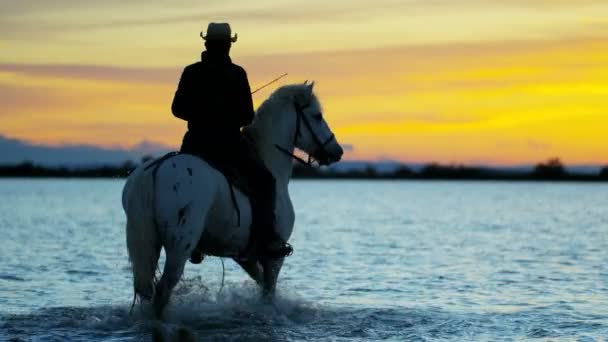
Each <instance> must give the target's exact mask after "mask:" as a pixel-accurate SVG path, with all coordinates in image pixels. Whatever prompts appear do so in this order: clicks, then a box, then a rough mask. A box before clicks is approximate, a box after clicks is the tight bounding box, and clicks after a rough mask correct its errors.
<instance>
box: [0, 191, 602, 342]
mask: <svg viewBox="0 0 608 342" xmlns="http://www.w3.org/2000/svg"><path fill="white" fill-rule="evenodd" d="M122 185H123V181H122V180H0V237H1V239H0V244H1V247H0V340H6V339H10V338H12V339H14V340H16V341H19V340H40V341H47V340H48V341H55V340H56V341H64V340H82V341H91V340H111V341H130V340H147V339H149V338H150V336H152V335H153V334H156V335H163V336H165V337H167V336H173V337H176V339H177V337H178V336H182V337H184V336H185V337H186V340H187V338H190V339H194V338H199V339H201V340H205V341H209V340H211V341H213V340H234V341H243V340H244V341H248V340H249V341H260V340H275V341H284V340H310V341H327V340H331V341H369V340H394V341H403V340H419V341H434V340H453V341H462V340H474V341H479V340H491V341H497V340H550V341H572V340H578V341H594V340H608V303H607V299H608V262H607V261H608V209H607V207H606V204H607V203H608V186H607V185H604V184H602V185H599V184H578V183H568V184H559V183H500V182H496V183H494V182H458V183H449V182H350V181H296V182H294V183H292V185H291V192H292V196H293V199H294V203H295V206H296V213H297V220H296V228H295V232H294V236H293V238H292V241H291V242H292V243H293V245H294V246H295V249H296V252H295V253H294V255H293V256H292V257H290V258H289V259H288V261H287V262H286V265H285V267H284V269H283V272H282V275H281V279H280V281H279V285H278V286H279V293H278V298H277V300H276V302H275V303H274V304H267V303H263V302H261V301H260V300H259V299H258V295H259V294H258V292H257V289H256V287H255V285H254V284H253V283H252V281H250V280H249V279H248V278H247V276H246V275H245V274H244V272H242V271H241V270H240V269H239V268H238V266H236V265H235V264H234V263H233V262H232V261H229V260H228V261H226V285H225V287H224V288H223V290H222V291H221V292H219V291H220V284H221V276H222V266H221V263H220V261H219V259H217V258H209V259H206V260H205V261H204V262H203V264H201V265H198V266H196V265H190V264H189V265H188V266H187V267H186V273H185V279H184V280H183V281H182V283H181V284H180V285H179V288H178V289H177V290H176V295H175V297H174V300H173V302H172V304H171V306H170V307H169V309H168V310H169V311H168V319H167V321H165V322H164V323H160V322H157V321H154V320H152V319H151V318H150V317H149V313H148V311H147V310H146V308H145V307H144V308H142V307H139V306H137V307H136V308H135V310H134V312H133V314H132V315H129V308H130V304H131V298H132V292H131V283H130V273H129V265H128V263H127V256H126V251H125V246H124V240H125V237H124V232H123V229H124V228H123V227H124V221H125V218H124V215H123V213H122V209H121V207H120V193H121V189H122ZM180 334H181V335H180Z"/></svg>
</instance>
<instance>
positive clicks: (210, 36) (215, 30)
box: [201, 23, 238, 43]
mask: <svg viewBox="0 0 608 342" xmlns="http://www.w3.org/2000/svg"><path fill="white" fill-rule="evenodd" d="M237 37H238V36H237V34H236V33H235V34H234V37H233V36H232V30H231V29H230V24H228V23H209V26H207V35H203V31H201V38H203V39H204V40H224V41H230V42H232V43H234V42H236V39H237Z"/></svg>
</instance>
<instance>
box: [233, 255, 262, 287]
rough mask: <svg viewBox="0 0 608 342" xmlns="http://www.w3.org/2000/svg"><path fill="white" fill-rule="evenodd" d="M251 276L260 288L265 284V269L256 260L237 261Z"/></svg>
mask: <svg viewBox="0 0 608 342" xmlns="http://www.w3.org/2000/svg"><path fill="white" fill-rule="evenodd" d="M235 261H236V263H237V264H239V265H240V266H241V268H243V269H244V270H245V272H247V274H249V276H250V277H251V279H253V280H255V282H256V283H257V284H258V286H263V284H264V269H263V268H262V266H261V265H260V263H258V262H257V261H256V260H244V261H241V260H235Z"/></svg>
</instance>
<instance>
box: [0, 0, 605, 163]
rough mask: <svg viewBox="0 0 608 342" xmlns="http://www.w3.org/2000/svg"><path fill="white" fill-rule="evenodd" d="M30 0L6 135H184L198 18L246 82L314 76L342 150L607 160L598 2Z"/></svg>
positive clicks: (118, 142)
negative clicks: (176, 95) (226, 23)
mask: <svg viewBox="0 0 608 342" xmlns="http://www.w3.org/2000/svg"><path fill="white" fill-rule="evenodd" d="M85 2H86V1H85ZM27 3H29V2H23V3H21V2H10V3H9V2H5V3H3V4H1V5H0V13H2V14H0V19H2V20H3V21H0V22H3V23H4V24H0V30H2V33H3V34H2V35H0V47H1V48H2V51H3V53H2V55H1V56H0V100H1V104H2V112H0V134H3V135H7V136H10V137H15V138H21V139H27V140H29V141H35V142H42V143H48V144H59V143H65V142H69V143H93V144H99V145H103V146H131V145H134V144H137V143H139V142H140V141H142V140H151V141H156V142H159V143H163V144H166V145H170V146H174V147H177V146H178V145H179V144H180V142H181V136H182V134H183V131H184V127H185V123H184V122H182V121H180V120H178V119H176V118H174V117H173V116H172V115H171V113H170V103H171V100H172V96H173V92H174V90H175V86H176V83H177V80H178V78H179V72H180V70H181V68H182V67H183V66H185V65H186V64H189V63H192V62H193V61H195V60H197V58H198V55H199V52H200V51H199V50H200V48H201V43H200V41H199V40H198V37H197V35H198V31H199V30H200V29H201V27H202V26H204V23H206V22H207V21H210V20H230V21H231V23H232V25H233V27H234V29H235V31H236V32H238V33H239V41H238V42H237V44H235V45H234V47H233V54H232V55H233V59H234V60H235V61H236V62H237V63H239V64H241V65H243V66H244V67H245V68H246V69H247V72H248V75H249V78H250V81H251V84H252V87H253V88H255V87H256V86H257V85H259V84H262V83H264V82H265V81H267V80H270V79H272V78H274V77H275V76H277V75H280V74H282V73H284V72H289V74H290V77H289V82H301V81H303V80H305V79H315V80H316V81H317V87H316V91H317V94H318V95H319V97H320V99H321V101H322V103H323V105H324V110H325V113H326V115H325V116H326V117H327V119H328V121H329V124H330V126H331V127H332V128H333V129H334V131H335V133H336V134H337V136H338V138H339V139H340V141H341V142H343V143H348V144H352V145H354V150H353V151H351V152H349V153H348V155H347V158H350V159H378V158H392V159H398V160H404V161H406V160H407V161H419V162H426V161H438V162H459V163H497V164H508V163H524V162H526V163H527V162H538V161H541V160H544V159H546V158H549V157H553V156H556V157H560V158H562V159H563V160H564V161H565V162H567V163H607V162H608V139H605V135H606V133H605V132H606V130H608V115H607V114H608V113H607V112H606V111H607V109H608V96H607V95H608V39H607V38H608V36H607V35H606V34H605V32H606V28H607V26H606V24H607V22H606V20H605V15H604V14H605V13H608V3H606V2H605V1H600V0H598V1H593V0H586V1H584V3H578V2H576V3H577V5H574V3H575V2H572V1H546V0H529V1H517V0H513V1H500V2H491V1H488V2H483V1H478V0H454V2H453V3H451V2H450V4H448V2H428V1H423V0H414V1H407V2H406V1H403V2H400V1H391V0H378V1H375V2H369V1H363V0H349V1H346V0H337V1H335V2H331V3H330V2H327V1H321V0H310V1H307V2H301V1H298V0H294V1H289V2H285V3H279V2H276V1H271V0H260V1H257V2H255V3H253V2H252V3H247V4H245V3H237V2H212V3H208V2H205V3H204V4H203V3H201V2H200V1H192V2H189V1H188V0H187V1H185V3H186V5H187V6H184V7H179V6H173V7H168V5H167V4H168V3H167V2H162V1H156V0H152V1H146V2H143V1H142V0H134V1H133V2H123V1H117V0H108V2H107V3H102V2H96V3H87V4H79V3H77V2H74V6H73V7H70V8H58V7H57V8H56V7H53V6H51V5H49V4H46V3H40V5H39V6H34V7H32V6H29V7H28V5H27ZM83 3H84V2H83ZM180 3H181V2H180ZM85 5H86V6H85ZM294 8H298V9H300V10H294ZM199 13H200V16H199V15H198V14H199ZM34 27H35V28H36V29H34ZM42 33H43V34H42ZM41 65H43V66H45V65H46V66H51V67H52V66H57V67H58V68H57V69H56V70H55V69H52V68H50V69H48V70H47V69H45V68H41V67H40V66H41ZM93 66H104V67H107V72H106V71H104V70H105V69H104V70H102V71H99V70H93V69H94V68H93ZM270 91H271V89H267V90H264V91H262V92H260V94H259V95H256V98H255V102H256V104H259V103H260V102H261V101H262V100H263V99H264V98H265V97H266V96H268V94H269V92H270Z"/></svg>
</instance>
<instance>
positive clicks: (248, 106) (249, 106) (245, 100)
mask: <svg viewBox="0 0 608 342" xmlns="http://www.w3.org/2000/svg"><path fill="white" fill-rule="evenodd" d="M241 71H242V75H241V81H240V85H239V89H238V93H237V98H238V99H237V106H238V110H237V113H239V118H238V120H239V126H241V127H243V126H247V125H249V124H250V123H251V122H252V121H253V116H254V113H255V112H254V109H253V99H252V97H251V87H250V86H249V80H248V79H247V73H246V72H245V70H243V69H241Z"/></svg>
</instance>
